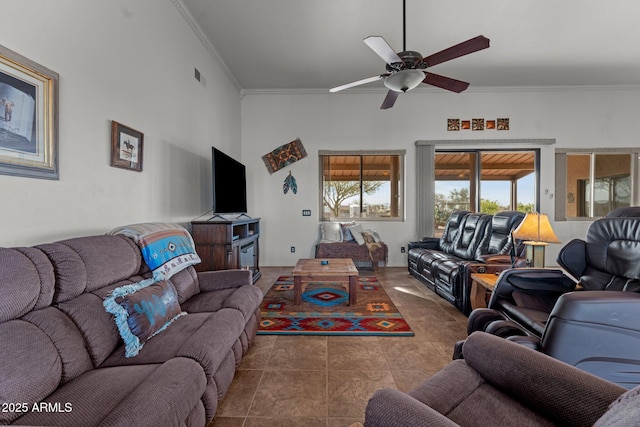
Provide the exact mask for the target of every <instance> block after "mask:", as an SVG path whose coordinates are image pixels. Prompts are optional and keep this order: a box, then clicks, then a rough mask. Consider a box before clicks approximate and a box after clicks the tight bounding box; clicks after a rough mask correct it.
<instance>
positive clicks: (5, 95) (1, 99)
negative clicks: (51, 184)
mask: <svg viewBox="0 0 640 427" xmlns="http://www.w3.org/2000/svg"><path fill="white" fill-rule="evenodd" d="M58 80H59V76H58V73H56V72H54V71H51V70H50V69H48V68H46V67H44V66H42V65H40V64H38V63H36V62H34V61H32V60H30V59H28V58H25V57H24V56H22V55H20V54H18V53H16V52H14V51H12V50H10V49H8V48H6V47H4V46H0V174H4V175H13V176H23V177H28V178H40V179H54V180H57V179H59V171H58Z"/></svg>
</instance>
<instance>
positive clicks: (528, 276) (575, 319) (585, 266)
mask: <svg viewBox="0 0 640 427" xmlns="http://www.w3.org/2000/svg"><path fill="white" fill-rule="evenodd" d="M630 213H632V211H627V212H626V213H625V212H616V215H613V216H612V217H607V218H602V219H599V220H597V221H595V222H593V223H592V224H591V226H590V227H589V229H588V231H587V236H586V239H585V240H580V239H574V240H572V241H570V242H569V243H568V244H567V245H566V246H565V247H564V248H562V250H561V251H560V254H559V255H558V259H557V261H558V263H559V264H560V265H561V266H562V267H563V268H564V269H565V270H566V272H568V273H569V274H570V275H571V276H573V277H574V278H576V279H577V282H576V281H575V280H574V279H573V278H572V277H570V276H569V275H567V274H565V272H563V271H562V270H552V269H551V270H550V269H515V270H507V271H505V272H503V273H502V274H501V275H500V277H499V278H498V281H497V283H496V287H495V289H494V292H493V294H492V296H491V299H490V301H489V304H488V308H486V309H478V310H474V311H473V312H472V313H471V315H470V316H469V323H468V326H467V329H468V332H469V333H472V332H474V331H478V330H482V331H485V332H489V333H492V334H494V335H499V336H503V337H509V339H511V340H514V341H517V342H520V343H521V344H525V345H527V346H529V347H532V348H535V349H537V350H539V351H542V352H544V353H546V354H548V355H550V356H552V357H554V358H557V359H560V360H562V361H565V362H567V363H570V364H572V365H574V366H577V367H580V368H582V369H584V370H586V371H588V372H591V373H594V374H596V375H598V376H601V377H603V378H605V379H608V380H610V381H613V382H616V383H618V384H620V385H623V386H625V387H630V386H632V385H637V384H640V293H639V292H640V218H638V217H629V216H627V215H629V214H630ZM457 348H458V349H459V348H460V347H459V346H457Z"/></svg>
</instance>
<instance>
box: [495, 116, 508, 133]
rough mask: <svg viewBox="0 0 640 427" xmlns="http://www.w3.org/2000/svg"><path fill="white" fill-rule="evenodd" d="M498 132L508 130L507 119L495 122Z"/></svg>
mask: <svg viewBox="0 0 640 427" xmlns="http://www.w3.org/2000/svg"><path fill="white" fill-rule="evenodd" d="M497 122H498V123H497V125H498V130H509V119H508V118H503V119H498V120H497Z"/></svg>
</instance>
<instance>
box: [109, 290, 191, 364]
mask: <svg viewBox="0 0 640 427" xmlns="http://www.w3.org/2000/svg"><path fill="white" fill-rule="evenodd" d="M103 305H104V308H105V309H106V310H107V312H109V313H111V314H113V316H114V319H115V321H116V325H117V326H118V331H119V332H120V336H121V337H122V340H123V341H124V343H125V357H133V356H135V355H137V354H138V353H139V352H140V350H141V349H142V347H143V346H144V344H145V343H146V342H147V341H148V340H149V339H151V338H152V337H154V336H155V335H157V334H158V333H160V332H162V331H164V330H165V329H166V328H167V327H168V326H169V325H170V324H171V323H172V322H173V321H174V320H176V319H177V318H178V317H180V316H183V315H185V314H187V313H185V312H183V311H182V309H181V308H180V304H179V303H178V294H177V292H176V289H175V288H174V287H173V285H172V284H171V283H169V282H167V281H165V280H161V281H159V282H156V281H154V279H147V280H143V281H142V282H138V283H132V284H130V285H125V286H121V287H119V288H116V289H114V290H113V291H112V292H111V295H109V296H108V297H107V298H105V300H104V301H103Z"/></svg>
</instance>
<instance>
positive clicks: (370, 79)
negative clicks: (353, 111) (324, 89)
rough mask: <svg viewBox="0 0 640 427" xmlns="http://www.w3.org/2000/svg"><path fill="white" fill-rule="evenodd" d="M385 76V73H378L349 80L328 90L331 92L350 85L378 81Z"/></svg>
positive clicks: (347, 87)
mask: <svg viewBox="0 0 640 427" xmlns="http://www.w3.org/2000/svg"><path fill="white" fill-rule="evenodd" d="M385 76H386V74H380V75H379V76H372V77H367V78H366V79H362V80H356V81H355V82H351V83H347V84H343V85H342V86H336V87H334V88H331V89H329V92H331V93H333V92H340V91H341V90H345V89H349V88H351V87H355V86H360V85H363V84H367V83H371V82H375V81H378V80H380V79H382V78H383V77H385Z"/></svg>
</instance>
